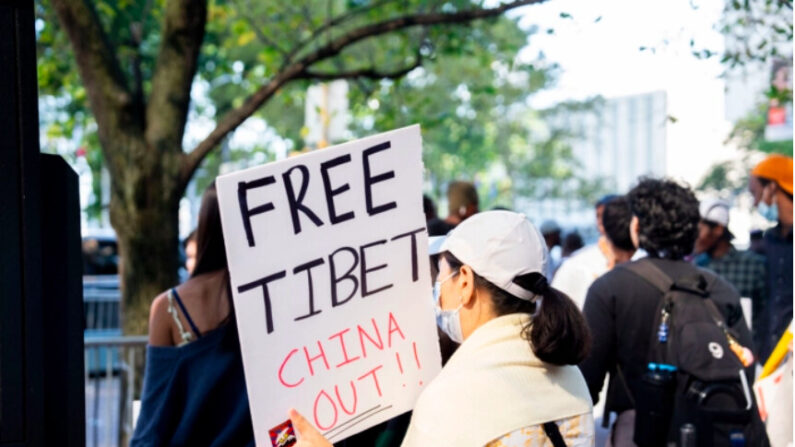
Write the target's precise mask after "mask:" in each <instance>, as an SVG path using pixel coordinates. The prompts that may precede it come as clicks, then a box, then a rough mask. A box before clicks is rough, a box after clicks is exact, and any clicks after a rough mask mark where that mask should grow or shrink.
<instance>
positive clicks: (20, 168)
mask: <svg viewBox="0 0 795 447" xmlns="http://www.w3.org/2000/svg"><path fill="white" fill-rule="evenodd" d="M33 20H34V18H33V1H32V0H29V1H26V0H12V1H10V2H2V3H0V129H2V136H0V173H2V174H1V175H0V301H2V303H0V307H1V308H2V310H0V406H2V408H0V418H1V419H0V444H3V445H19V446H23V445H24V446H34V445H35V446H38V445H43V444H44V437H43V435H44V430H43V426H42V425H43V422H44V400H43V381H44V378H43V367H42V366H43V364H42V360H43V358H44V350H43V348H44V344H43V343H44V340H43V337H42V335H43V334H42V324H41V323H42V320H41V313H42V311H43V310H44V309H43V308H42V305H41V282H42V277H41V245H40V234H41V232H40V220H39V213H38V206H39V164H38V163H39V142H38V138H39V124H38V115H37V102H38V98H37V96H38V95H37V85H36V47H35V31H34V24H33Z"/></svg>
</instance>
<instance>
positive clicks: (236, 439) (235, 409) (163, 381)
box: [130, 184, 254, 447]
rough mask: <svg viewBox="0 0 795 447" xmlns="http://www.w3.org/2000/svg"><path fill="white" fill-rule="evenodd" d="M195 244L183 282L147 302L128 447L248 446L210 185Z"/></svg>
mask: <svg viewBox="0 0 795 447" xmlns="http://www.w3.org/2000/svg"><path fill="white" fill-rule="evenodd" d="M196 244H197V250H196V251H197V255H196V267H195V269H194V271H193V273H192V275H191V277H190V279H189V280H188V281H186V282H185V283H184V284H181V285H180V286H178V287H176V288H173V289H171V290H169V291H167V292H164V293H162V294H161V295H160V296H158V297H157V298H155V300H154V301H153V302H152V307H151V311H150V315H149V345H148V346H147V349H146V357H147V358H146V369H145V373H144V388H143V394H142V396H141V413H140V416H139V418H138V423H137V426H136V429H135V434H134V435H133V438H132V440H131V442H130V445H131V446H133V447H143V446H183V445H186V446H187V445H190V446H194V445H202V446H253V445H254V434H253V430H252V428H251V416H250V414H249V407H248V397H247V395H246V385H245V378H244V376H243V364H242V358H241V355H240V345H239V342H238V339H237V327H236V324H235V317H234V308H233V306H232V299H231V293H230V290H229V271H228V270H227V262H226V250H225V247H224V239H223V233H222V230H221V215H220V212H219V209H218V198H217V194H216V189H215V184H212V185H210V187H209V188H207V191H205V193H204V197H203V198H202V205H201V210H200V211H199V227H198V231H197V236H196Z"/></svg>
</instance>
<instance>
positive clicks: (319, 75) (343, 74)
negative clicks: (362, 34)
mask: <svg viewBox="0 0 795 447" xmlns="http://www.w3.org/2000/svg"><path fill="white" fill-rule="evenodd" d="M422 62H423V60H422V56H420V55H419V54H418V55H417V57H416V58H415V61H414V62H413V63H411V64H409V65H408V66H406V67H403V68H400V69H397V70H393V71H379V70H376V69H375V67H369V68H363V69H359V70H350V71H339V72H318V71H311V70H305V71H304V72H303V73H301V74H300V75H299V76H297V77H296V78H295V79H311V80H315V81H333V80H335V79H358V78H368V79H376V80H377V79H399V78H402V77H403V76H406V75H407V74H409V73H410V72H411V70H414V69H415V68H417V67H421V66H422Z"/></svg>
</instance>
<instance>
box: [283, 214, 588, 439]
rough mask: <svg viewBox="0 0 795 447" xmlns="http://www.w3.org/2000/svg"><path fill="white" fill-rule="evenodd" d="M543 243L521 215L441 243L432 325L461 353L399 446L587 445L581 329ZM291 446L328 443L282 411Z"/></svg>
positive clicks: (456, 233)
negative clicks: (553, 279) (555, 281)
mask: <svg viewBox="0 0 795 447" xmlns="http://www.w3.org/2000/svg"><path fill="white" fill-rule="evenodd" d="M546 264H547V250H546V245H545V243H544V239H543V237H542V236H541V235H540V233H539V232H538V230H536V228H535V227H534V226H533V225H532V224H531V223H530V221H528V220H527V219H526V218H525V217H524V215H522V214H517V213H513V212H510V211H488V212H484V213H480V214H477V215H475V216H472V217H471V218H469V219H467V220H466V221H464V222H463V223H461V224H460V225H459V226H458V227H456V228H455V229H454V230H453V231H452V232H451V233H450V235H449V236H448V237H447V239H446V240H445V241H444V243H443V244H442V246H441V260H440V262H439V276H438V278H439V279H438V280H437V282H436V286H435V287H434V296H435V299H436V305H437V309H436V311H437V323H438V325H439V327H440V328H441V329H442V330H443V331H444V332H445V333H447V334H448V335H449V336H450V338H452V339H453V340H454V341H457V342H462V344H461V347H460V348H459V349H458V350H457V351H456V353H455V354H454V355H453V357H452V358H451V359H450V360H449V362H448V363H447V364H446V365H445V367H444V368H443V369H442V371H441V373H440V374H439V375H438V376H437V377H436V379H434V380H433V382H432V383H430V384H429V385H428V387H427V388H426V389H425V391H424V392H423V393H422V394H421V395H420V397H419V399H418V400H417V403H416V406H415V408H414V412H413V415H412V418H411V424H410V426H409V429H408V432H407V434H406V437H405V439H404V440H403V446H409V447H415V446H447V445H450V446H453V445H454V446H484V445H486V446H490V447H492V446H493V447H496V446H519V445H522V446H523V445H529V444H527V443H530V444H532V445H534V442H533V441H538V442H539V443H540V444H543V443H544V442H545V441H546V440H549V441H551V442H552V444H553V445H554V446H555V447H559V446H564V445H568V446H591V445H593V442H594V423H593V415H592V408H591V397H590V394H589V392H588V387H587V386H586V384H585V380H584V379H583V377H582V374H581V373H580V371H579V369H578V368H577V367H576V366H575V365H577V364H578V363H579V362H580V361H581V360H582V359H583V358H584V357H585V355H586V353H587V351H588V348H589V345H590V338H589V332H588V328H587V326H586V323H585V320H584V319H583V317H582V315H581V313H580V312H579V310H578V309H577V307H576V305H575V304H574V303H573V302H572V301H571V300H570V299H569V298H568V297H566V296H565V295H564V294H562V293H561V292H559V291H557V290H555V289H553V288H551V287H549V285H548V283H547V279H546V278H545V277H544V274H543V273H544V272H545V271H546ZM290 419H291V420H292V422H293V425H294V427H295V429H296V431H297V432H298V435H299V438H300V439H299V442H298V444H297V446H298V447H318V446H328V445H330V444H329V443H328V441H326V440H325V439H323V437H322V436H321V435H320V434H319V433H318V432H317V430H315V428H314V427H312V425H311V424H310V423H309V422H308V421H307V420H306V419H304V418H303V416H301V415H300V414H298V413H297V412H296V411H295V410H290Z"/></svg>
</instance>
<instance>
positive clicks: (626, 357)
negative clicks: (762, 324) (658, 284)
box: [580, 178, 752, 446]
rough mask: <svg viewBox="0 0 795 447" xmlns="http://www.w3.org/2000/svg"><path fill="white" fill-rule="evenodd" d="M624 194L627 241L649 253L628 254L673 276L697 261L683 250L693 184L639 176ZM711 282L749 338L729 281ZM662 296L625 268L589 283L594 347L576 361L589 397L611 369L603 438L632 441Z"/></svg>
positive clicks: (689, 233) (691, 224) (692, 210)
mask: <svg viewBox="0 0 795 447" xmlns="http://www.w3.org/2000/svg"><path fill="white" fill-rule="evenodd" d="M626 197H627V199H628V201H629V207H630V210H631V212H632V220H631V223H630V237H631V240H632V243H633V245H634V246H635V247H637V248H640V249H643V250H645V252H646V253H647V255H648V259H644V260H640V261H635V262H651V263H653V264H654V266H656V267H658V268H659V269H661V270H662V271H663V272H665V273H666V274H667V275H668V276H670V277H671V278H674V279H676V278H680V277H683V276H684V275H688V274H692V273H693V272H694V270H696V269H697V267H695V266H693V265H692V264H690V263H688V262H686V261H684V257H685V256H686V255H688V254H690V253H691V252H692V251H693V245H694V243H695V241H696V238H697V236H698V223H699V220H700V216H699V209H698V208H699V203H698V200H696V197H695V196H694V195H693V192H692V191H691V190H690V189H688V188H686V187H684V186H681V185H679V184H678V183H676V182H674V181H671V180H666V179H652V178H642V179H641V180H640V182H639V183H638V185H637V186H635V187H634V188H633V189H632V190H631V191H630V192H629V194H627V196H626ZM625 265H626V264H625ZM711 290H712V294H711V299H712V300H713V301H715V304H717V305H718V307H719V308H720V310H721V311H722V313H723V314H724V317H725V319H726V321H727V323H728V325H729V326H730V327H731V329H732V330H735V331H736V332H737V334H738V335H739V337H738V338H739V341H740V343H741V344H743V345H744V346H752V341H751V334H750V332H749V331H748V327H747V326H746V324H745V320H744V319H743V314H742V308H741V307H740V296H739V295H738V294H737V292H736V291H735V289H734V288H733V287H732V286H731V285H729V284H728V283H727V282H726V281H724V280H722V279H718V280H717V281H716V283H715V284H714V286H713V287H712V289H711ZM662 298H663V294H662V292H660V291H659V290H658V289H657V288H655V287H654V286H652V285H651V283H649V282H647V281H646V280H644V279H643V278H641V277H640V276H638V275H637V274H636V273H634V272H632V271H630V270H629V269H626V268H615V269H613V270H611V271H609V272H607V273H606V274H604V275H603V276H601V277H600V278H599V279H597V280H596V281H595V282H594V283H593V285H592V286H591V287H590V288H589V289H588V294H587V296H586V298H585V307H584V309H583V312H584V314H585V319H586V320H587V322H588V325H589V327H590V329H591V334H592V339H593V347H592V349H591V352H590V354H589V355H588V357H587V358H586V359H585V361H583V363H582V364H580V369H581V370H582V373H583V375H584V376H585V380H586V382H587V383H588V388H589V389H590V392H591V397H592V398H593V400H594V403H596V402H597V401H598V399H599V391H600V390H601V388H602V386H603V383H604V379H605V374H606V373H608V372H609V373H610V381H609V385H608V391H607V399H606V404H605V412H606V413H609V412H615V413H617V415H618V417H617V419H616V422H615V423H614V425H613V429H612V432H611V435H610V440H609V442H608V445H612V446H633V445H634V443H633V440H632V439H633V434H634V420H635V410H634V408H635V405H634V402H635V398H636V397H639V395H640V390H641V389H642V385H641V384H642V376H643V374H644V372H645V371H646V369H647V363H648V358H649V349H650V343H649V342H650V340H651V338H652V332H653V331H654V332H656V330H657V328H655V327H653V326H654V321H655V317H656V312H657V308H658V305H659V304H660V301H661V300H662ZM622 377H623V380H622ZM639 398H642V397H639ZM604 420H605V421H608V420H609V418H608V417H606V418H605V419H604Z"/></svg>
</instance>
